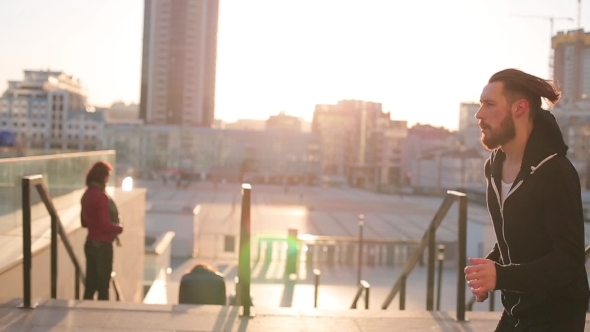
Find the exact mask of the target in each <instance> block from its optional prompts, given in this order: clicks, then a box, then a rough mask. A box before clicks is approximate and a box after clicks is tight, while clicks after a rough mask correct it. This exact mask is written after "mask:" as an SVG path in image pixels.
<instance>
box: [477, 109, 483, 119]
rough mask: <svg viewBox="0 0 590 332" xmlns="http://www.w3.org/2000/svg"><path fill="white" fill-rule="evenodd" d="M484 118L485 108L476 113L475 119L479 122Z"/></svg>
mask: <svg viewBox="0 0 590 332" xmlns="http://www.w3.org/2000/svg"><path fill="white" fill-rule="evenodd" d="M483 116H484V111H483V107H480V108H479V109H478V110H477V112H475V118H476V119H478V120H481V119H483Z"/></svg>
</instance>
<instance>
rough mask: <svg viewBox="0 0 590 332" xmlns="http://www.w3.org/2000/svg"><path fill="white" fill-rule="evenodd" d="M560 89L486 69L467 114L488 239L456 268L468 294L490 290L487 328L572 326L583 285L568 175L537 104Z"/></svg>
mask: <svg viewBox="0 0 590 332" xmlns="http://www.w3.org/2000/svg"><path fill="white" fill-rule="evenodd" d="M542 98H545V100H546V101H547V102H548V104H549V105H554V104H555V103H556V102H557V101H558V100H559V98H560V92H559V91H558V90H557V89H556V88H555V87H554V86H553V85H552V84H551V83H549V82H548V81H546V80H543V79H541V78H538V77H535V76H533V75H530V74H527V73H524V72H522V71H519V70H515V69H507V70H503V71H500V72H498V73H496V74H494V75H493V76H492V77H491V78H490V80H489V84H488V85H486V87H485V88H484V89H483V92H482V94H481V107H480V109H479V111H478V112H477V114H476V118H477V119H478V120H479V127H480V129H481V131H482V143H483V145H484V146H485V147H486V148H487V149H489V150H491V151H492V152H491V156H490V158H489V159H488V160H487V161H486V163H485V176H486V180H487V206H488V209H489V212H490V215H491V217H492V221H493V224H494V229H495V233H496V239H497V243H495V245H494V247H493V249H492V251H491V252H490V253H489V254H488V255H487V256H486V258H473V259H470V261H471V263H473V264H474V265H473V266H469V267H466V268H465V275H466V279H467V281H468V284H469V286H470V287H471V291H472V292H473V294H474V295H475V297H476V299H477V301H478V302H483V301H485V300H486V299H487V298H488V292H490V291H493V290H500V291H501V292H502V304H503V305H504V312H503V313H502V317H501V319H500V322H499V324H498V326H497V327H496V330H495V331H497V332H504V331H529V332H533V331H567V332H582V331H584V325H585V323H586V310H587V308H588V300H589V289H588V277H587V275H586V268H585V257H584V256H585V255H584V220H583V209H582V201H581V188H580V179H579V177H578V173H577V171H576V169H575V168H574V166H573V165H572V163H571V162H570V161H569V160H568V158H567V157H566V152H567V150H568V147H567V145H566V144H565V142H564V140H563V136H562V133H561V131H560V129H559V126H558V125H557V122H556V121H555V117H554V116H553V115H552V114H551V113H550V112H549V111H547V110H544V109H542V108H541V99H542Z"/></svg>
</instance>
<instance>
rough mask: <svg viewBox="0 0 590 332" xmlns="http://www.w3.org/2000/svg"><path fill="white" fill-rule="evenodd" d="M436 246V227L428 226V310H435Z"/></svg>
mask: <svg viewBox="0 0 590 332" xmlns="http://www.w3.org/2000/svg"><path fill="white" fill-rule="evenodd" d="M435 246H436V229H435V228H434V225H430V227H429V228H428V271H427V279H426V310H428V311H432V310H434V260H435Z"/></svg>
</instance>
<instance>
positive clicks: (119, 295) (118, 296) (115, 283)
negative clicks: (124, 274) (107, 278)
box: [111, 271, 124, 302]
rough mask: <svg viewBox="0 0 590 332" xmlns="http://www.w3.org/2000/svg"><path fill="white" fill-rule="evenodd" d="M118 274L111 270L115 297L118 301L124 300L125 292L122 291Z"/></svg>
mask: <svg viewBox="0 0 590 332" xmlns="http://www.w3.org/2000/svg"><path fill="white" fill-rule="evenodd" d="M116 276H117V272H115V271H113V272H111V284H112V285H113V289H114V290H115V298H116V299H117V301H119V302H120V301H124V300H123V293H122V292H121V287H120V286H119V282H118V281H117V279H116V278H115V277H116Z"/></svg>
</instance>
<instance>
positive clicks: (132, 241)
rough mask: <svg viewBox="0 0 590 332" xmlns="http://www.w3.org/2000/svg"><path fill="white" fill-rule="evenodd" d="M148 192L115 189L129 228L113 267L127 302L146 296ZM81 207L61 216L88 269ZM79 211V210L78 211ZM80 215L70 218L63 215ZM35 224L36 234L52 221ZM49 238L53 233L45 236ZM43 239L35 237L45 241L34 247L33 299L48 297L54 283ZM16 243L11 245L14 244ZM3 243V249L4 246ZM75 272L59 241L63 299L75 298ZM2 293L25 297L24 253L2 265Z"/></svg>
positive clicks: (122, 238)
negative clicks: (144, 272)
mask: <svg viewBox="0 0 590 332" xmlns="http://www.w3.org/2000/svg"><path fill="white" fill-rule="evenodd" d="M145 193H146V191H145V190H144V189H136V190H133V191H131V192H123V191H120V190H115V192H114V194H113V198H114V200H115V201H116V202H117V206H118V208H119V213H120V219H121V222H122V223H123V224H124V227H125V230H124V232H123V234H121V236H120V239H121V242H122V246H121V247H117V246H115V260H114V264H113V269H114V270H115V271H116V272H117V281H118V282H119V284H120V286H121V291H122V293H123V297H124V299H125V301H128V302H141V301H142V298H143V266H144V258H143V257H144V234H145V227H144V222H145ZM79 209H80V206H79V204H78V205H75V206H71V207H69V208H68V210H67V211H64V210H60V211H59V212H60V218H61V219H62V223H63V224H64V228H65V229H66V231H67V233H68V237H69V240H70V243H71V244H72V247H73V248H74V251H75V253H76V256H77V258H78V261H79V262H80V264H81V265H82V269H83V270H85V269H86V260H85V257H84V242H85V241H86V234H87V231H86V229H84V228H81V227H80V219H79V215H80V214H79ZM74 210H77V211H78V213H75V212H76V211H74ZM62 215H63V216H72V215H75V216H76V217H73V218H67V217H61V216H62ZM42 221H43V220H40V221H39V222H34V223H33V228H34V230H33V234H36V233H37V232H35V228H39V227H47V228H49V222H48V220H46V221H45V222H42ZM43 236H44V237H45V238H46V239H48V237H49V233H48V232H46V233H45V234H44V235H43ZM42 240H43V238H37V239H34V242H35V243H39V242H45V243H44V244H43V245H40V246H36V245H34V246H33V262H32V271H31V278H32V281H31V291H32V298H33V301H39V300H41V299H47V298H49V297H50V295H51V289H50V287H51V285H50V249H49V241H47V240H46V241H42ZM21 241H22V238H18V244H19V245H21V246H22V242H21ZM14 244H15V243H14V242H13V243H12V244H11V245H12V246H14ZM2 245H3V244H2V243H0V248H2ZM74 275H75V270H74V266H73V264H72V262H71V261H70V259H69V257H68V255H67V252H66V250H65V248H64V246H63V243H61V240H60V241H59V243H58V280H57V297H58V298H59V299H74V289H75V284H74V279H75V278H74ZM83 292H84V285H82V284H81V285H80V294H81V295H82V294H83ZM0 294H1V296H2V297H3V298H22V296H23V266H22V252H21V251H20V250H19V255H18V256H16V257H15V259H14V261H13V262H11V263H10V264H5V266H0ZM111 298H112V299H113V300H114V299H115V296H114V292H113V290H111Z"/></svg>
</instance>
